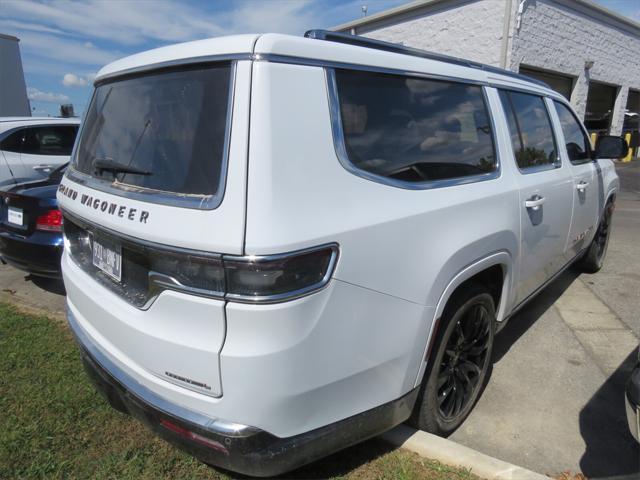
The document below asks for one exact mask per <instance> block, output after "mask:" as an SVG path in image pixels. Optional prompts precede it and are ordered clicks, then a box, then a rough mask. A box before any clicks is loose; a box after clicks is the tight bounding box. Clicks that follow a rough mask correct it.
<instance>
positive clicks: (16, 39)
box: [0, 33, 20, 42]
mask: <svg viewBox="0 0 640 480" xmlns="http://www.w3.org/2000/svg"><path fill="white" fill-rule="evenodd" d="M0 38H3V39H4V40H15V41H16V42H19V41H20V39H19V38H18V37H14V36H13V35H7V34H6V33H0Z"/></svg>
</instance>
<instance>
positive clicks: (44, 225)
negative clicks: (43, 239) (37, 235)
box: [36, 209, 62, 232]
mask: <svg viewBox="0 0 640 480" xmlns="http://www.w3.org/2000/svg"><path fill="white" fill-rule="evenodd" d="M36 230H43V231H45V232H61V231H62V212H61V211H60V210H58V209H56V210H49V211H48V212H47V213H45V214H44V215H40V216H39V217H38V218H37V219H36Z"/></svg>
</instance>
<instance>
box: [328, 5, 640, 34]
mask: <svg viewBox="0 0 640 480" xmlns="http://www.w3.org/2000/svg"><path fill="white" fill-rule="evenodd" d="M452 1H455V0H415V1H412V2H409V3H406V4H404V5H399V6H397V7H393V8H389V9H387V10H383V11H382V12H378V13H374V14H373V15H369V16H367V17H362V18H358V19H356V20H352V21H350V22H346V23H343V24H341V25H337V26H335V27H331V28H329V30H332V31H336V32H340V31H346V30H350V29H352V28H358V27H362V26H365V25H369V24H372V23H376V22H379V21H382V20H386V19H389V18H392V17H395V16H398V15H403V14H406V13H411V12H413V11H415V10H419V9H421V8H424V7H430V6H432V5H437V4H439V3H449V2H452ZM558 3H564V4H565V5H566V4H567V3H574V4H577V5H579V6H581V7H582V8H583V9H586V10H591V11H594V12H596V13H597V14H600V15H603V16H605V17H608V18H609V19H611V20H612V21H613V22H612V23H618V24H620V23H622V24H624V25H625V26H627V27H631V29H633V30H635V31H636V32H637V33H638V34H640V22H636V21H635V20H633V19H631V18H629V17H626V16H624V15H621V14H619V13H616V12H614V11H613V10H610V9H608V8H606V7H603V6H602V5H599V4H597V3H595V2H594V1H593V0H565V1H560V2H558Z"/></svg>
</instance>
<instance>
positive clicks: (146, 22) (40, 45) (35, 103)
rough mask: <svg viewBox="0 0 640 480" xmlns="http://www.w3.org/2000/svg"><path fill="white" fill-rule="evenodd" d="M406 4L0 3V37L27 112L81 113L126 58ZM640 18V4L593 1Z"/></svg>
mask: <svg viewBox="0 0 640 480" xmlns="http://www.w3.org/2000/svg"><path fill="white" fill-rule="evenodd" d="M406 1H407V0H235V1H231V0H226V1H223V0H189V1H187V0H84V1H68V0H51V1H32V0H0V33H5V34H8V35H14V36H16V37H18V38H19V39H20V51H21V54H22V66H23V69H24V72H25V79H26V83H27V93H28V96H29V100H30V102H31V108H32V110H33V112H32V113H33V115H57V114H58V112H59V105H60V104H61V103H72V104H73V105H74V107H75V112H76V114H77V115H82V113H83V112H84V109H85V108H86V104H87V101H88V100H89V96H90V95H91V82H92V80H93V77H94V76H95V74H96V72H97V71H98V70H99V69H100V68H101V67H102V66H103V65H106V64H107V63H109V62H111V61H113V60H116V59H118V58H121V57H124V56H126V55H130V54H132V53H137V52H141V51H144V50H149V49H151V48H156V47H160V46H163V45H169V44H172V43H178V42H184V41H189V40H196V39H201V38H208V37H216V36H221V35H230V34H235V33H261V32H278V33H290V34H296V35H300V34H302V33H304V32H305V31H306V30H308V29H311V28H329V27H332V26H335V25H339V24H341V23H344V22H348V21H350V20H353V19H356V18H360V17H361V16H362V5H367V10H368V14H369V15H371V14H373V13H377V12H379V11H382V10H386V9H388V8H391V7H394V6H397V5H400V4H403V3H405V2H406ZM596 2H597V3H599V4H601V5H602V6H604V7H607V8H609V9H611V10H613V11H615V12H617V13H620V14H622V15H626V16H628V17H630V18H633V19H634V20H637V21H640V0H596Z"/></svg>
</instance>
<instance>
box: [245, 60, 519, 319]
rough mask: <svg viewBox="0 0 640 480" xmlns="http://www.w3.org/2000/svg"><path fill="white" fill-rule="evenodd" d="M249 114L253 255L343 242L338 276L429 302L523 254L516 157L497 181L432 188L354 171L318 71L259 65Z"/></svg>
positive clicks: (249, 236)
mask: <svg viewBox="0 0 640 480" xmlns="http://www.w3.org/2000/svg"><path fill="white" fill-rule="evenodd" d="M493 93H494V92H492V91H489V92H488V94H489V95H488V96H489V98H490V101H491V102H492V103H494V102H495V101H496V100H497V97H496V98H494V95H493ZM251 111H252V118H251V122H252V124H251V142H250V151H249V157H250V167H249V175H248V196H247V233H246V239H245V242H246V243H245V250H246V252H247V254H267V253H277V252H283V251H289V250H295V249H298V248H303V247H307V246H312V245H317V244H320V243H325V242H338V243H339V244H340V253H341V257H340V260H339V262H338V266H337V268H336V272H335V277H336V278H339V279H340V280H343V281H346V282H350V283H354V284H356V285H359V286H362V287H366V288H369V289H372V290H375V291H378V292H381V293H384V294H387V295H392V296H396V297H399V298H402V299H405V300H407V301H410V302H415V303H419V304H422V305H428V306H435V305H436V303H437V302H438V300H439V297H440V295H441V293H442V292H443V291H444V289H445V287H446V285H447V284H448V283H449V281H451V279H453V277H454V276H455V275H456V274H457V273H458V272H460V271H462V270H463V269H464V268H465V267H467V266H469V265H471V264H472V263H474V262H475V261H477V260H478V259H480V258H482V257H484V256H488V255H490V254H492V253H495V252H497V251H506V252H508V254H509V255H510V256H512V257H516V256H517V254H518V238H517V232H518V231H519V211H518V192H517V189H516V185H515V183H514V180H513V178H512V175H511V173H512V172H511V170H512V168H513V167H512V166H511V165H509V164H508V163H506V162H502V166H501V169H502V170H501V175H500V177H499V178H497V179H493V180H488V181H482V182H476V183H470V184H467V185H459V186H454V187H446V188H434V189H430V190H406V189H402V188H397V187H391V186H387V185H381V184H378V183H375V182H372V181H370V180H366V179H363V178H361V177H358V176H355V175H353V174H352V173H350V172H348V171H347V170H345V169H344V168H343V167H342V166H341V164H340V162H339V161H338V159H337V156H336V152H335V149H334V144H333V139H332V132H331V123H330V117H329V105H328V97H327V87H326V81H325V75H324V71H323V69H322V68H318V67H306V66H297V65H284V64H275V63H266V62H257V63H255V65H254V74H253V91H252V110H251ZM498 120H499V119H496V121H498ZM497 137H498V138H497V141H498V143H502V142H504V141H505V138H504V137H505V135H504V134H499V135H497ZM507 140H508V139H507Z"/></svg>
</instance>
